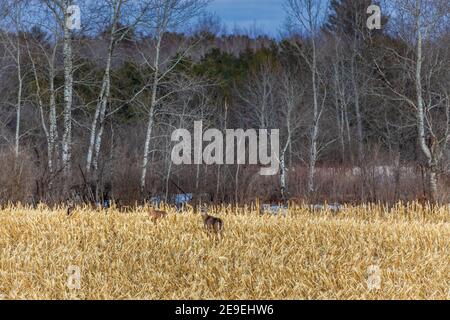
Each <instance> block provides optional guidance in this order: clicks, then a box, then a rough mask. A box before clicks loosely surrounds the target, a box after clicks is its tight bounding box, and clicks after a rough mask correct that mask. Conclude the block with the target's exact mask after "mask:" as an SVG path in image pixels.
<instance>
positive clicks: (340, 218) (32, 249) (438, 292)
mask: <svg viewBox="0 0 450 320" xmlns="http://www.w3.org/2000/svg"><path fill="white" fill-rule="evenodd" d="M165 210H166V211H167V212H168V213H169V214H168V216H167V217H166V218H164V219H161V220H158V221H157V222H156V223H155V222H152V220H151V218H150V217H149V215H148V211H149V208H144V207H143V208H138V209H136V210H135V211H134V212H131V213H120V212H119V211H117V210H115V209H111V210H108V211H107V212H105V211H100V210H98V211H97V210H92V209H89V208H76V209H74V210H73V213H72V215H71V216H67V214H66V211H67V209H65V208H58V209H50V208H48V207H45V206H39V207H38V208H36V209H31V208H25V207H20V206H19V207H8V208H3V209H0V297H1V298H3V299H449V298H450V212H449V207H440V208H434V209H432V208H429V207H424V206H421V205H419V204H416V203H412V204H408V205H400V204H399V205H397V206H396V207H394V208H391V209H387V208H385V207H382V206H379V205H367V206H358V207H344V208H343V209H342V210H341V211H340V212H339V213H333V212H331V211H327V210H325V211H322V212H311V211H310V210H309V209H308V207H306V206H304V207H302V206H298V207H292V208H290V209H289V210H288V212H287V214H286V215H285V216H283V215H279V216H274V215H260V214H259V213H257V212H258V211H257V210H256V208H253V209H251V208H239V209H235V208H231V207H211V208H210V211H211V213H212V214H214V215H215V216H217V217H220V218H221V219H223V221H224V231H223V237H222V238H221V239H220V240H218V239H216V238H215V237H214V236H212V235H211V234H208V233H207V232H206V230H205V229H204V227H203V222H202V219H201V217H200V215H199V214H195V213H194V212H193V211H190V212H189V211H187V212H184V213H177V212H176V210H175V209H172V208H169V207H167V208H165ZM75 276H76V279H74V278H73V277H75ZM74 283H75V285H71V284H74Z"/></svg>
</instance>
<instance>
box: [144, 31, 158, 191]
mask: <svg viewBox="0 0 450 320" xmlns="http://www.w3.org/2000/svg"><path fill="white" fill-rule="evenodd" d="M161 40H162V34H159V35H158V40H157V44H156V53H155V60H154V69H155V70H154V78H153V85H152V97H151V102H150V110H149V114H148V125H147V134H146V136H145V145H144V156H143V160H142V172H141V193H142V194H144V191H145V179H146V177H147V168H148V153H149V151H150V140H151V137H152V130H153V123H154V115H155V105H156V95H157V92H158V84H159V56H160V51H161Z"/></svg>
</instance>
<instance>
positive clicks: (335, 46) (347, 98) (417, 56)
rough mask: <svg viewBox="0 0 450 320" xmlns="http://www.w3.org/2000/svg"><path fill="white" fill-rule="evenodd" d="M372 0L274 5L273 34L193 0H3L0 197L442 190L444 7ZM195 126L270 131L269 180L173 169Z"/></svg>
mask: <svg viewBox="0 0 450 320" xmlns="http://www.w3.org/2000/svg"><path fill="white" fill-rule="evenodd" d="M371 4H372V1H369V0H360V1H352V0H331V1H328V0H285V1H284V8H285V11H286V16H287V19H286V23H285V25H284V27H283V30H280V36H279V37H278V38H276V39H274V38H271V37H269V36H267V35H264V34H262V33H258V32H256V31H255V30H253V31H255V32H251V30H241V31H242V32H239V31H237V30H234V32H232V33H227V32H226V30H225V29H226V28H225V27H224V26H223V24H222V22H221V21H220V19H219V18H217V16H215V15H213V14H208V13H206V11H205V9H206V8H207V5H208V1H206V0H142V1H132V0H101V1H96V2H95V3H94V2H92V1H82V0H80V1H76V2H75V1H72V0H1V1H0V158H1V163H2V168H1V169H0V202H2V203H6V202H8V201H11V202H19V201H20V202H25V203H38V202H41V201H42V202H47V203H59V202H61V201H65V200H66V199H70V198H73V197H81V198H84V200H88V201H100V199H101V198H102V197H106V196H107V197H112V198H114V199H116V200H117V201H120V202H123V203H134V202H135V201H143V200H150V198H151V197H154V196H158V197H159V198H160V199H161V198H162V199H165V200H167V201H168V200H170V197H171V195H172V194H177V193H193V194H194V195H198V196H199V197H200V196H201V195H205V194H207V195H208V197H207V198H209V200H210V201H216V202H230V203H242V202H249V201H252V200H254V199H255V198H260V199H262V200H263V201H272V202H276V201H283V200H287V199H298V200H307V201H336V202H369V201H386V202H395V201H399V200H404V201H409V200H413V199H417V198H424V199H425V198H426V199H428V200H430V201H433V202H436V201H449V200H450V199H449V194H450V192H449V182H450V174H449V172H450V168H449V156H450V152H449V143H450V52H449V49H450V41H449V40H450V32H449V31H450V30H449V26H450V24H449V23H448V21H449V16H450V3H449V2H448V1H445V0H394V1H388V2H386V3H379V5H380V7H381V8H382V13H383V14H382V20H381V25H382V27H381V29H379V30H376V29H375V30H370V29H369V28H368V26H367V19H368V17H369V15H368V13H367V8H368V7H369V6H370V5H371ZM73 5H77V6H78V7H79V8H80V12H81V16H80V17H81V29H73V28H71V19H74V18H76V17H74V16H73V11H71V9H70V8H72V6H73ZM198 120H202V121H203V124H204V129H207V128H217V129H220V130H225V129H227V128H243V129H248V128H255V129H266V128H267V129H279V130H280V159H279V161H280V172H279V174H278V175H277V176H274V177H262V176H260V175H259V174H258V172H259V168H258V167H257V166H254V165H239V164H237V165H212V166H207V165H201V164H197V165H189V166H175V165H174V164H173V163H172V161H171V150H172V147H173V145H174V142H172V141H171V134H172V132H173V131H174V130H175V129H179V128H187V129H192V128H193V125H194V121H198Z"/></svg>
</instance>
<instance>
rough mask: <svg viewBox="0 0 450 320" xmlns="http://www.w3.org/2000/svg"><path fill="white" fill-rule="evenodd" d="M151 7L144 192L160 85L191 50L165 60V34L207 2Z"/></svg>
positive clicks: (160, 1)
mask: <svg viewBox="0 0 450 320" xmlns="http://www.w3.org/2000/svg"><path fill="white" fill-rule="evenodd" d="M150 3H151V5H150V6H149V7H150V8H151V11H150V14H149V17H148V19H149V20H148V21H146V22H145V26H146V27H147V28H148V32H149V34H150V35H151V36H152V39H151V41H150V42H151V44H152V47H153V50H154V53H153V59H151V58H150V59H148V58H147V57H146V56H145V53H143V54H142V56H143V58H144V60H145V64H146V66H147V67H149V68H150V69H151V70H152V72H153V75H152V78H153V80H152V83H151V85H150V90H151V98H150V106H149V110H148V124H147V133H146V135H145V144H144V154H143V159H142V173H141V181H140V187H141V192H142V193H143V192H144V190H145V183H146V176H147V169H148V163H149V150H150V142H151V136H152V130H153V126H154V117H155V107H156V106H157V104H158V103H161V101H162V100H163V98H164V97H159V98H158V88H159V85H160V83H161V82H162V81H163V80H164V78H166V77H167V76H168V75H169V74H170V73H171V72H172V71H173V70H174V69H175V68H176V67H177V65H178V64H179V63H180V62H181V61H182V59H183V58H184V57H185V56H186V54H187V53H188V52H189V50H190V49H191V48H192V46H191V45H188V46H187V48H183V49H182V50H181V52H180V53H179V54H178V56H177V57H175V59H173V57H168V58H167V59H163V57H162V54H161V49H162V44H163V38H164V36H165V34H166V32H168V31H170V30H173V29H176V28H178V27H180V26H181V25H183V24H186V23H188V22H189V21H190V20H191V19H192V18H194V17H195V16H197V15H198V14H199V13H200V11H201V10H202V9H203V7H204V6H205V5H206V3H207V2H206V1H204V0H151V1H150Z"/></svg>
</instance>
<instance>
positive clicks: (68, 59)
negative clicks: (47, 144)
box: [62, 2, 73, 177]
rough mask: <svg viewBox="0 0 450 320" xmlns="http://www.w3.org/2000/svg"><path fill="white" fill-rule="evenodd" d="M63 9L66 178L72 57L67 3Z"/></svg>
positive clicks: (66, 170)
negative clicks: (67, 21) (67, 20)
mask: <svg viewBox="0 0 450 320" xmlns="http://www.w3.org/2000/svg"><path fill="white" fill-rule="evenodd" d="M65 5H66V7H64V10H65V12H64V18H65V19H64V43H63V57H64V134H63V141H62V165H63V167H64V173H65V175H66V177H68V176H70V173H71V152H72V150H71V148H72V99H73V57H72V37H71V31H70V29H69V28H68V26H67V24H66V23H65V21H66V18H67V12H66V10H67V6H68V2H65Z"/></svg>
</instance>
